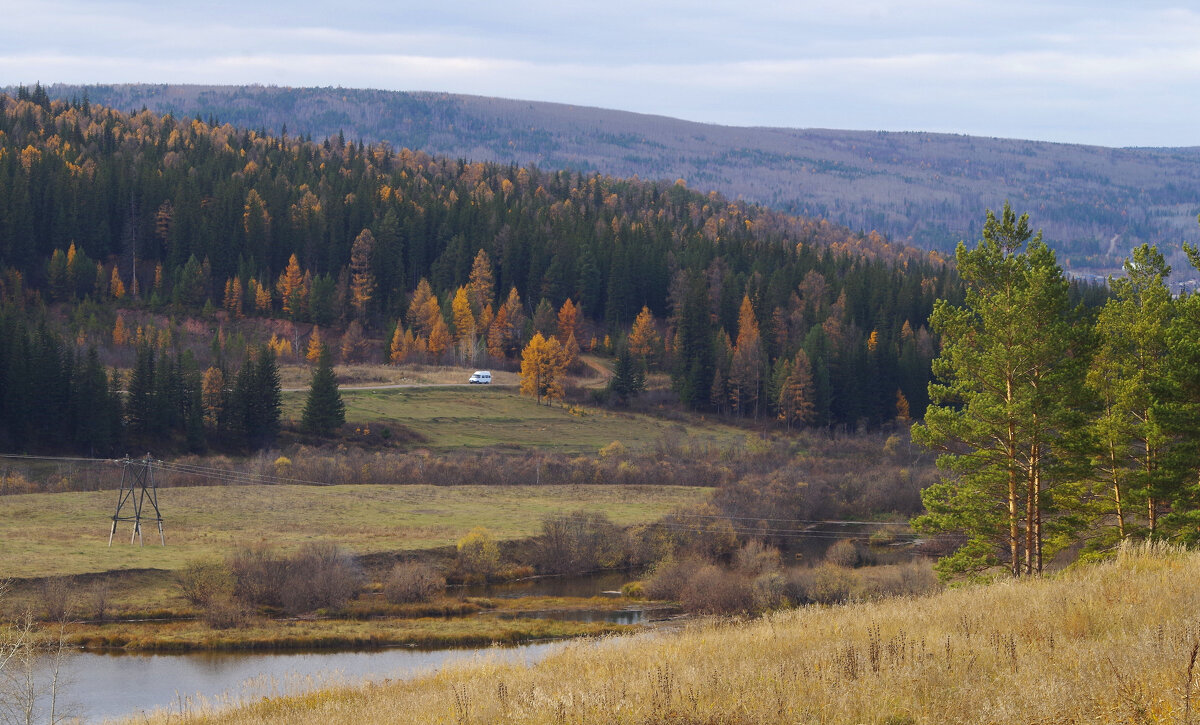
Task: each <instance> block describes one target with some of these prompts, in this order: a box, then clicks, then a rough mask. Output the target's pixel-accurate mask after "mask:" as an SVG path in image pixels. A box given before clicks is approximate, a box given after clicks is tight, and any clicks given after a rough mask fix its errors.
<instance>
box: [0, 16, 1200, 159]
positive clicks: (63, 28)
mask: <svg viewBox="0 0 1200 725" xmlns="http://www.w3.org/2000/svg"><path fill="white" fill-rule="evenodd" d="M0 18H4V22H3V24H2V27H0V86H6V85H16V84H21V83H23V84H27V85H29V84H32V83H34V82H41V83H43V84H52V83H106V84H107V83H200V84H250V83H258V84H263V85H280V86H341V87H346V88H379V89H386V90H398V91H443V92H449V93H469V94H475V95H483V96H499V97H504V98H518V99H525V100H536V101H550V102H559V103H569V104H574V105H581V106H597V107H601V108H612V109H618V110H624V111H635V112H640V113H652V114H658V115H663V116H670V117H674V118H682V119H687V120H690V121H699V122H706V123H718V124H724V125H732V126H783V127H790V128H841V129H866V130H888V131H938V132H950V133H963V134H970V135H979V136H995V137H1006V138H1024V139H1037V140H1044V141H1061V142H1068V143H1084V144H1097V145H1103V146H1200V124H1198V123H1197V119H1200V0H1193V2H1191V3H1184V2H1168V1H1159V0H1138V1H1136V2H1127V1H1125V0H1120V1H1117V2H1099V1H1097V0H1088V1H1086V2H1085V1H1082V0H1079V1H1076V0H1010V1H1006V2H994V1H993V2H978V1H976V0H793V1H791V2H788V1H786V0H777V1H775V2H772V1H769V0H741V1H740V2H724V1H722V2H708V3H706V2H703V1H702V0H701V1H700V2H697V1H696V0H689V1H688V2H682V1H680V0H636V1H626V0H609V2H605V3H594V2H593V3H581V2H569V1H564V0H533V1H531V2H521V1H520V0H509V1H508V2H498V1H496V0H484V1H476V0H465V1H451V2H440V3H437V2H430V1H429V0H422V2H409V1H408V0H390V1H388V2H383V1H380V0H372V1H370V2H368V1H365V0H338V1H337V2H331V1H330V0H322V1H321V2H314V1H313V0H294V1H292V2H288V3H286V4H282V3H275V2H267V1H262V0H259V1H257V2H248V1H247V0H241V1H240V2H233V1H231V0H210V1H209V2H204V3H172V2H164V1H163V0H128V1H126V2H105V1H104V0H86V1H85V0H34V1H33V2H30V0H0Z"/></svg>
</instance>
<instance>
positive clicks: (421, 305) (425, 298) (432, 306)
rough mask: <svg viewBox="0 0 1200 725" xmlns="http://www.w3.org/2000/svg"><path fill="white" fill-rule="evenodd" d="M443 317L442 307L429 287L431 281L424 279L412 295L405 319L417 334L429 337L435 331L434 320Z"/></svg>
mask: <svg viewBox="0 0 1200 725" xmlns="http://www.w3.org/2000/svg"><path fill="white" fill-rule="evenodd" d="M441 316H442V310H441V306H440V305H438V301H437V298H436V297H434V296H433V288H432V287H431V286H430V285H429V280H427V279H425V278H424V277H422V278H421V281H420V282H417V288H416V289H415V290H414V291H413V293H412V298H411V299H410V300H409V302H408V312H407V313H405V316H404V317H405V319H406V320H408V324H409V327H411V328H412V329H413V331H414V332H415V333H416V334H418V335H424V336H428V335H429V332H430V330H432V329H433V321H434V319H435V318H440V317H441Z"/></svg>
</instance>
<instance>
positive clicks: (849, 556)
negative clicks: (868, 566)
mask: <svg viewBox="0 0 1200 725" xmlns="http://www.w3.org/2000/svg"><path fill="white" fill-rule="evenodd" d="M825 561H827V562H829V563H830V564H833V565H834V566H842V567H847V568H848V567H852V566H858V564H859V555H858V547H856V546H855V545H854V542H853V541H849V540H847V539H842V540H841V541H838V542H837V543H836V544H834V545H833V546H831V547H829V551H826V552H825Z"/></svg>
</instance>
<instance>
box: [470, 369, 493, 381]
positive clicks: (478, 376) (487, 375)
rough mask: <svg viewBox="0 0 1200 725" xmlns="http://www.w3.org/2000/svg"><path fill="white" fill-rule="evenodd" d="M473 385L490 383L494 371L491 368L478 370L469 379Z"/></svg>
mask: <svg viewBox="0 0 1200 725" xmlns="http://www.w3.org/2000/svg"><path fill="white" fill-rule="evenodd" d="M467 382H468V383H471V384H472V385H474V384H476V383H478V384H480V385H488V384H490V383H491V382H492V372H491V371H490V370H476V371H475V374H474V375H472V376H471V379H470V380H468V381H467Z"/></svg>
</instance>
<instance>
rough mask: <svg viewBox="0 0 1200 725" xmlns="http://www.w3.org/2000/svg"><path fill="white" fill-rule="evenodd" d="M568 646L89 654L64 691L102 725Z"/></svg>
mask: <svg viewBox="0 0 1200 725" xmlns="http://www.w3.org/2000/svg"><path fill="white" fill-rule="evenodd" d="M565 645H566V643H565V642H547V643H541V644H530V645H522V646H519V647H487V648H482V649H458V650H436V651H420V650H412V649H408V648H390V649H384V650H377V651H373V652H317V653H288V654H278V653H272V654H243V653H238V654H230V653H214V652H203V653H195V654H175V655H162V654H158V655H139V654H122V655H113V654H90V653H84V654H78V655H73V656H72V657H70V658H69V659H68V660H67V665H66V679H65V684H64V685H63V687H62V692H63V693H65V699H66V700H67V702H68V707H69V708H70V710H71V712H72V713H73V714H78V715H80V716H82V717H83V718H84V722H89V723H98V722H101V721H103V720H106V719H110V718H122V717H131V716H135V715H138V714H140V713H148V712H150V711H152V710H155V709H159V708H163V709H167V710H170V711H174V712H179V711H180V710H187V709H189V708H194V707H196V706H198V704H199V703H201V702H202V701H204V702H208V703H229V704H232V703H234V702H237V701H245V700H250V699H255V698H260V697H266V696H270V695H278V694H284V693H296V692H302V691H306V690H312V689H316V688H318V687H322V686H327V685H335V684H341V683H353V682H361V681H363V680H383V679H408V678H411V677H415V676H417V675H420V674H425V673H429V672H433V671H436V670H437V669H439V668H441V667H442V666H443V665H446V664H448V663H450V662H460V661H463V660H470V659H472V658H475V657H483V658H496V659H498V660H500V661H504V662H522V663H526V664H530V663H533V662H536V661H538V660H540V659H541V658H543V657H545V656H546V655H547V654H549V653H550V652H552V651H554V650H555V649H558V648H561V647H563V646H565ZM44 679H45V678H43V680H44ZM63 697H64V694H62V693H60V698H63Z"/></svg>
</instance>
